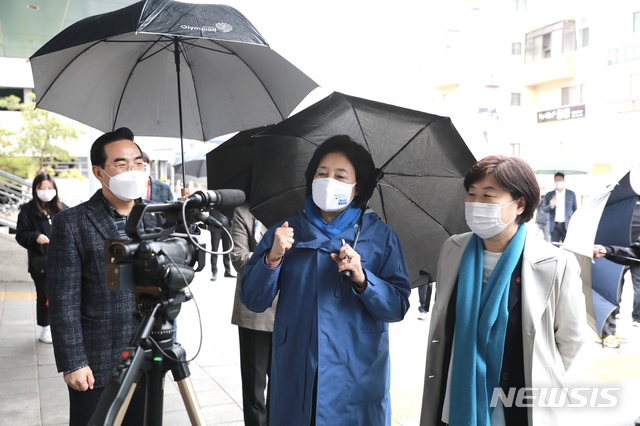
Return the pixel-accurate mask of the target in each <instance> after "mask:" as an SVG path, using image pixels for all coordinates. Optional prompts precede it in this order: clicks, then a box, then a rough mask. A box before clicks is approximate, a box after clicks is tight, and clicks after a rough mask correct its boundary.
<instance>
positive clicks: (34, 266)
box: [16, 172, 67, 343]
mask: <svg viewBox="0 0 640 426" xmlns="http://www.w3.org/2000/svg"><path fill="white" fill-rule="evenodd" d="M31 193H32V198H31V201H29V202H27V203H25V204H23V205H22V206H21V208H20V213H19V214H18V220H17V222H16V241H17V242H18V244H20V245H21V246H22V247H24V248H26V249H27V257H28V265H29V266H28V268H29V269H28V271H29V275H31V279H32V280H33V283H34V284H35V286H36V321H37V324H38V325H39V326H40V327H42V328H41V330H40V337H39V338H38V340H40V341H41V342H43V343H51V342H52V340H51V327H50V326H49V299H48V297H47V252H48V248H49V238H50V237H51V221H52V220H53V218H54V217H55V216H56V215H57V214H58V213H59V212H61V211H62V210H64V209H65V208H67V206H66V205H65V204H64V203H63V202H62V201H61V200H60V197H58V187H57V185H56V182H55V180H54V179H53V176H51V175H50V174H48V173H44V172H43V173H40V174H39V175H38V176H36V177H35V178H34V179H33V183H32V184H31Z"/></svg>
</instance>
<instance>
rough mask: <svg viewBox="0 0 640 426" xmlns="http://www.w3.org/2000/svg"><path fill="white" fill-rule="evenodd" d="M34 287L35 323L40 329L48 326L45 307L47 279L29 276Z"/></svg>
mask: <svg viewBox="0 0 640 426" xmlns="http://www.w3.org/2000/svg"><path fill="white" fill-rule="evenodd" d="M31 278H32V279H33V282H34V284H35V285H36V321H37V323H38V325H39V326H40V327H46V326H48V325H49V306H48V305H47V277H46V276H44V275H43V276H38V277H34V276H33V275H31Z"/></svg>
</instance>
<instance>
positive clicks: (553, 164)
mask: <svg viewBox="0 0 640 426" xmlns="http://www.w3.org/2000/svg"><path fill="white" fill-rule="evenodd" d="M533 171H534V172H535V173H536V174H539V175H555V174H556V173H562V174H564V175H586V174H587V173H589V172H590V171H591V168H590V167H589V166H588V165H587V164H583V163H581V162H579V161H574V160H570V159H545V160H544V161H538V162H534V163H533Z"/></svg>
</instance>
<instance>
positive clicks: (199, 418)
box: [176, 377, 207, 426]
mask: <svg viewBox="0 0 640 426" xmlns="http://www.w3.org/2000/svg"><path fill="white" fill-rule="evenodd" d="M176 383H178V389H180V395H182V401H184V406H185V408H186V409H187V413H188V414H189V420H191V424H192V425H198V426H200V425H206V424H207V423H206V422H205V420H204V415H203V414H202V409H201V408H200V404H199V403H198V397H197V396H196V392H195V389H194V388H193V384H192V383H191V379H190V378H189V377H185V378H184V379H182V380H180V381H178V382H176Z"/></svg>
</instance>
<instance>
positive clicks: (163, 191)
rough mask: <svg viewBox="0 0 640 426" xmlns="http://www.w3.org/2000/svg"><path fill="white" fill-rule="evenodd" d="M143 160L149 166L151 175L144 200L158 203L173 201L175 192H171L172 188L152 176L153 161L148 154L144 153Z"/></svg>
mask: <svg viewBox="0 0 640 426" xmlns="http://www.w3.org/2000/svg"><path fill="white" fill-rule="evenodd" d="M142 159H143V161H144V163H145V164H146V165H147V173H148V174H149V181H148V183H147V192H146V194H145V196H144V199H145V200H151V201H156V202H158V203H164V202H167V201H173V191H171V186H169V184H167V183H164V182H162V181H161V180H158V179H156V178H154V177H152V176H151V159H150V158H149V156H148V155H147V153H145V152H143V153H142Z"/></svg>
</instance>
